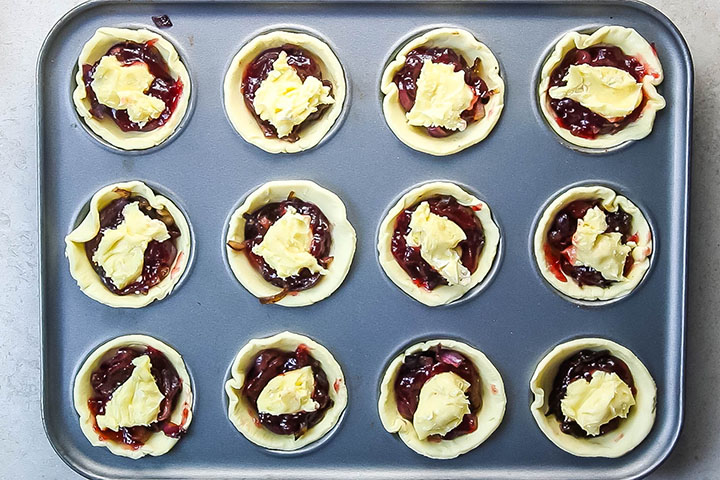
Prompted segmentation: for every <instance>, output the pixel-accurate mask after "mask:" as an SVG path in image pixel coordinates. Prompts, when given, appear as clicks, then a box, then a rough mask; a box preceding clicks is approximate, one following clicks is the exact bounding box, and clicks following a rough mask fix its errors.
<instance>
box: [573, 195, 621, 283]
mask: <svg viewBox="0 0 720 480" xmlns="http://www.w3.org/2000/svg"><path fill="white" fill-rule="evenodd" d="M607 228H608V225H607V222H606V220H605V212H603V211H602V210H601V209H600V207H593V208H591V209H589V210H588V211H587V213H586V214H585V216H584V217H583V218H581V219H578V226H577V230H576V231H575V234H574V235H573V237H572V244H573V246H574V247H575V262H574V263H575V265H585V266H587V267H592V268H594V269H595V270H597V271H598V272H600V274H601V275H602V276H603V278H605V279H606V280H612V281H620V280H622V278H623V270H624V269H625V259H626V258H627V255H628V254H629V253H630V251H631V250H632V248H631V247H630V246H629V245H623V243H622V234H621V233H619V232H611V233H604V232H605V230H607Z"/></svg>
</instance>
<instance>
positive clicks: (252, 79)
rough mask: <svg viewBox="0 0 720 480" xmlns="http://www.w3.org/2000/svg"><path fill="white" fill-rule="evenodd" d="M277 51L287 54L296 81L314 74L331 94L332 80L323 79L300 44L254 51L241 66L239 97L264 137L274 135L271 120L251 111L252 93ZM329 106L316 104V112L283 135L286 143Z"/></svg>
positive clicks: (252, 103) (318, 66)
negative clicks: (253, 57) (243, 66)
mask: <svg viewBox="0 0 720 480" xmlns="http://www.w3.org/2000/svg"><path fill="white" fill-rule="evenodd" d="M280 52H285V53H286V54H287V63H288V65H290V66H291V67H292V68H293V69H295V72H296V73H297V74H298V77H300V80H302V81H303V82H304V81H305V79H306V78H308V77H315V78H317V79H318V80H320V81H321V82H322V84H323V85H324V86H326V87H330V94H331V95H332V88H333V86H332V83H331V82H330V81H329V80H323V78H322V71H321V70H320V65H318V63H317V62H316V61H315V60H314V59H313V58H312V57H311V56H310V54H308V53H307V52H306V51H305V50H303V49H302V48H300V47H297V46H295V45H290V44H285V45H283V46H282V47H275V48H270V49H267V50H265V51H263V52H260V54H258V56H257V57H255V59H254V60H253V61H252V62H251V63H250V64H249V65H248V66H247V68H246V69H245V72H244V73H243V81H242V85H241V88H242V93H243V97H245V105H246V106H247V108H248V110H250V112H251V113H252V114H253V116H254V117H255V120H256V121H257V123H258V125H259V126H260V129H261V130H262V132H263V135H265V136H266V137H268V138H277V136H278V134H277V130H276V129H275V126H274V125H273V124H272V123H270V122H268V121H266V120H263V119H261V118H260V116H259V115H258V114H257V113H255V92H257V89H258V88H260V85H261V84H262V82H263V81H264V80H265V79H266V78H267V76H268V74H269V73H270V72H271V71H272V69H273V63H275V60H277V59H278V57H279V56H280ZM329 106H330V105H326V104H322V105H318V109H317V111H316V112H314V113H312V114H310V116H308V118H306V119H305V121H304V122H302V123H301V124H300V125H296V126H295V128H294V129H293V131H292V132H290V134H289V135H288V136H286V137H283V140H288V141H290V142H295V141H297V140H298V138H300V137H299V134H300V130H302V128H303V127H304V126H305V125H308V124H309V123H311V122H313V121H315V120H317V119H318V118H320V117H321V116H322V114H323V113H324V112H325V110H326V109H327V108H328V107H329Z"/></svg>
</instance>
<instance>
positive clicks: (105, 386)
mask: <svg viewBox="0 0 720 480" xmlns="http://www.w3.org/2000/svg"><path fill="white" fill-rule="evenodd" d="M142 355H147V356H149V357H150V364H151V367H150V372H151V373H152V376H153V378H154V379H155V384H156V385H157V387H158V390H160V393H162V394H163V397H164V398H163V400H162V402H161V403H160V412H159V413H158V417H157V420H155V421H154V422H153V423H152V424H151V425H149V426H142V425H141V426H136V427H120V428H119V429H118V431H117V432H115V431H113V430H110V429H105V430H102V429H100V427H98V425H97V423H95V424H94V428H95V431H96V432H97V434H98V435H99V436H100V437H101V438H102V439H103V440H107V441H115V442H118V443H123V444H125V445H127V446H128V447H130V448H133V449H138V448H140V447H141V446H142V445H143V444H144V443H145V442H146V441H147V439H148V438H149V437H150V435H152V434H153V433H155V432H159V431H163V432H165V433H166V435H168V436H171V437H174V438H179V437H180V436H181V435H182V434H183V433H185V430H184V429H183V428H182V427H181V426H180V425H176V424H174V423H172V422H170V416H171V414H172V412H173V410H174V409H175V407H176V405H177V399H178V394H179V393H180V390H182V379H181V378H180V376H179V375H178V373H177V370H176V369H175V367H174V366H173V365H172V363H170V361H169V360H168V359H167V357H166V356H165V355H164V354H163V353H162V352H160V351H159V350H156V349H154V348H152V347H149V346H148V347H144V348H143V347H122V348H118V349H116V350H114V351H112V352H110V353H109V354H108V355H106V360H105V361H103V362H102V363H101V364H100V366H99V367H98V368H97V370H95V371H94V372H92V374H91V375H90V385H91V386H92V389H93V396H92V397H91V398H90V399H89V400H88V408H89V409H90V412H91V413H92V415H93V419H94V417H97V416H98V415H103V414H104V413H105V405H107V403H108V402H109V401H110V399H111V398H112V394H113V392H115V390H117V389H118V388H119V387H120V386H121V385H122V384H123V383H125V382H126V381H127V380H128V379H129V378H130V376H131V375H132V372H133V370H134V369H135V365H133V364H132V361H133V360H134V359H136V358H137V357H140V356H142ZM188 408H189V407H185V410H183V421H182V422H181V423H182V424H183V425H184V423H185V420H186V419H187V417H188V415H189V410H188Z"/></svg>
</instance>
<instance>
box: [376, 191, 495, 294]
mask: <svg viewBox="0 0 720 480" xmlns="http://www.w3.org/2000/svg"><path fill="white" fill-rule="evenodd" d="M423 202H427V203H428V206H429V207H430V211H431V212H432V213H434V214H435V215H440V216H441V217H446V218H447V219H449V220H451V221H452V222H454V223H456V224H457V225H458V226H459V227H460V228H461V229H462V231H463V232H465V237H466V239H465V240H463V241H462V242H460V243H459V244H458V246H459V247H460V249H461V250H462V254H461V255H460V261H461V262H462V264H463V265H464V266H465V268H467V269H468V270H470V273H473V272H475V270H476V269H477V266H478V261H479V259H480V252H482V249H483V246H484V245H485V233H484V231H483V227H482V223H481V222H480V219H479V218H478V217H477V215H475V210H473V208H472V207H466V206H465V205H460V204H459V203H458V201H457V200H455V197H452V196H450V195H436V196H434V197H431V198H428V199H427V200H423ZM420 203H422V202H418V203H416V204H415V205H413V206H412V207H410V208H407V209H405V210H403V211H402V212H401V213H400V214H399V215H398V216H397V218H396V219H395V230H394V231H393V236H392V242H391V245H390V250H391V252H392V254H393V257H395V260H396V261H397V262H398V264H399V265H400V267H402V269H403V270H405V272H406V273H407V274H408V275H409V276H410V278H412V280H413V282H415V284H416V285H418V286H420V287H424V288H426V289H428V290H432V289H434V288H435V287H437V286H438V285H447V280H445V278H444V277H443V276H442V275H440V274H439V273H438V272H437V271H436V270H435V269H434V268H433V267H432V266H430V264H429V263H427V262H426V261H425V260H424V259H423V258H422V256H421V255H420V247H412V246H410V245H408V244H407V241H406V240H405V236H406V235H408V234H409V233H410V220H411V219H412V214H413V212H414V211H415V209H417V207H418V205H420Z"/></svg>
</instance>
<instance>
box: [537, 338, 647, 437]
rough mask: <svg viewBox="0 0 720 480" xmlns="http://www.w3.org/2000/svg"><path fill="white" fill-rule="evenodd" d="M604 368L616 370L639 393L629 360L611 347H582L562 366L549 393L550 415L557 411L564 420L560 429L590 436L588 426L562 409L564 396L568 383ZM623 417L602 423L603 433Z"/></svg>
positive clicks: (608, 371)
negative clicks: (616, 354) (597, 349)
mask: <svg viewBox="0 0 720 480" xmlns="http://www.w3.org/2000/svg"><path fill="white" fill-rule="evenodd" d="M597 371H601V372H607V373H615V374H617V376H618V377H620V380H622V381H623V382H625V383H626V384H627V386H628V387H630V390H631V391H632V394H633V396H634V395H636V394H637V391H636V390H635V381H634V380H633V376H632V373H630V368H628V366H627V364H626V363H625V362H623V361H622V360H620V359H619V358H617V357H615V356H613V355H611V354H610V352H609V351H608V350H601V351H598V352H595V351H592V350H581V351H579V352H578V353H576V354H575V355H573V356H572V357H570V358H568V359H567V360H565V361H564V362H563V363H562V364H561V365H560V368H559V369H558V373H557V375H556V376H555V381H554V382H553V388H552V391H551V392H550V396H549V397H548V413H547V414H548V415H555V418H557V419H558V421H559V422H561V423H560V429H561V430H562V431H563V433H567V434H569V435H572V436H574V437H580V438H584V437H590V436H591V435H589V434H588V433H587V432H586V431H585V430H583V429H582V428H580V425H578V424H577V423H576V422H575V421H573V420H569V419H566V418H565V415H564V414H563V413H562V407H561V404H560V402H561V400H562V399H563V398H565V395H566V394H567V387H568V385H570V384H571V383H572V382H574V381H575V380H579V379H584V380H585V381H586V382H590V381H591V380H592V375H593V373H595V372H597ZM621 421H622V419H621V418H620V417H617V418H614V419H612V420H610V421H609V422H608V423H606V424H605V425H603V426H601V427H600V435H605V434H606V433H608V432H611V431H613V430H615V429H616V428H618V427H619V426H620V422H621Z"/></svg>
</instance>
